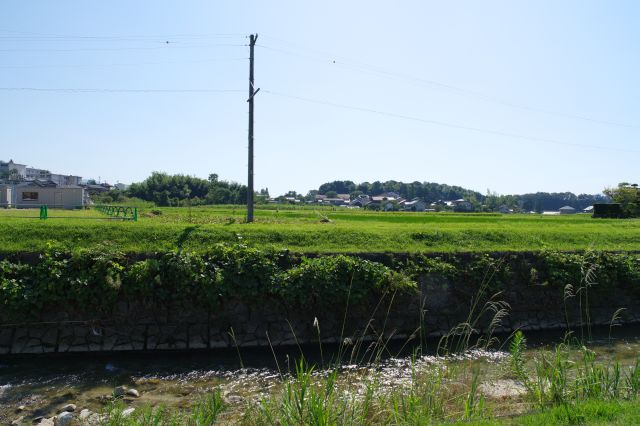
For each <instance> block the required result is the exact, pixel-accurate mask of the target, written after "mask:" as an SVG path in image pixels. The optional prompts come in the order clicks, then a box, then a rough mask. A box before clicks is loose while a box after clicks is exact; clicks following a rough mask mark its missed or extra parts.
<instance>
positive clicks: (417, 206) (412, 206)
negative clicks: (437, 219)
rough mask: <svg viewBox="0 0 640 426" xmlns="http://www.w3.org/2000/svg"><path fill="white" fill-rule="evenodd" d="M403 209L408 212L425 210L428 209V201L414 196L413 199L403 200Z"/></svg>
mask: <svg viewBox="0 0 640 426" xmlns="http://www.w3.org/2000/svg"><path fill="white" fill-rule="evenodd" d="M402 209H403V210H404V211H408V212H423V211H425V210H426V209H427V203H425V202H424V201H422V200H421V199H419V198H414V199H413V200H411V201H405V202H403V203H402Z"/></svg>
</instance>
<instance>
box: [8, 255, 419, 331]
mask: <svg viewBox="0 0 640 426" xmlns="http://www.w3.org/2000/svg"><path fill="white" fill-rule="evenodd" d="M352 284H353V297H352V299H351V300H352V301H353V302H354V303H364V302H365V301H366V300H370V299H371V298H375V297H378V296H380V295H381V294H382V293H384V292H389V291H412V290H414V289H415V284H414V283H413V282H412V281H411V280H410V279H409V278H408V277H407V276H405V275H404V274H402V273H399V272H395V271H393V270H391V269H389V268H387V267H386V266H384V265H382V264H380V263H376V262H370V261H366V260H362V259H358V258H354V257H347V256H337V257H321V258H317V259H306V260H303V261H302V263H301V264H300V265H295V264H292V262H291V259H290V258H288V256H287V255H286V254H283V253H277V252H265V251H261V250H258V249H255V248H250V247H246V246H244V245H241V244H236V245H225V244H219V245H216V246H214V247H213V248H212V249H211V250H210V251H209V252H208V253H206V254H195V253H190V252H168V253H162V254H158V255H155V256H153V257H151V258H147V259H143V260H135V259H125V258H124V257H123V256H122V255H121V254H120V253H117V252H113V251H109V250H105V251H102V252H100V251H85V252H76V253H73V254H69V253H64V252H61V251H59V250H57V249H56V248H54V247H51V248H50V249H49V250H48V251H46V252H44V253H43V254H42V255H41V256H40V258H39V259H38V260H37V261H36V262H33V263H24V262H19V261H10V260H6V259H5V260H1V261H0V312H1V313H2V314H1V315H0V320H8V319H17V318H20V319H24V320H29V319H35V317H37V316H38V315H39V314H40V312H41V311H42V310H43V309H44V308H46V307H50V306H52V305H56V304H65V305H67V307H66V308H65V311H66V312H69V311H71V312H78V313H84V314H89V315H93V316H101V315H108V314H109V313H110V312H111V311H112V309H113V308H114V305H115V303H116V301H117V300H119V298H123V300H127V301H129V302H136V301H139V302H142V303H145V304H149V303H150V304H155V305H161V304H168V303H174V302H180V301H184V302H186V303H188V304H190V305H195V306H201V307H204V308H207V309H211V308H215V307H218V306H220V304H222V303H225V301H228V300H243V301H244V302H245V303H248V304H259V303H263V302H264V300H265V298H279V299H280V300H282V301H283V302H285V303H287V304H301V305H304V306H311V307H317V306H324V304H326V303H334V302H335V301H336V300H342V299H343V298H344V299H346V295H347V293H348V292H349V291H351V289H350V287H351V285H352Z"/></svg>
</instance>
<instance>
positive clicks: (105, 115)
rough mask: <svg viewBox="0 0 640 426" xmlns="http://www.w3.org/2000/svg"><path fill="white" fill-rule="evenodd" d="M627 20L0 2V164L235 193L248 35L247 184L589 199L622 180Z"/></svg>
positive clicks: (635, 31) (388, 7)
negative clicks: (222, 184) (185, 181)
mask: <svg viewBox="0 0 640 426" xmlns="http://www.w3.org/2000/svg"><path fill="white" fill-rule="evenodd" d="M639 18H640V3H638V2H635V1H612V2H604V1H562V2H558V1H536V2H532V1H528V2H525V1H506V0H505V1H483V2H478V1H471V0H469V1H447V2H444V1H441V2H433V1H397V2H390V1H349V2H345V1H323V2H302V1H270V2H257V1H256V2H250V1H244V2H231V1H226V2H222V1H215V2H214V1H180V2H176V1H174V2H168V1H136V2H131V1H109V2H101V1H86V2H77V1H62V0H60V1H55V2H54V1H29V2H25V1H18V0H7V1H3V2H2V5H0V88H2V90H0V159H3V160H8V159H9V158H13V159H14V160H15V161H17V162H22V163H26V164H28V165H32V166H35V167H43V168H49V169H50V170H52V171H56V172H67V173H71V174H78V175H81V176H84V177H94V178H98V177H100V178H101V179H102V180H107V181H109V182H116V181H121V182H125V183H129V182H134V181H140V180H142V179H144V178H145V177H146V176H148V175H149V174H150V173H151V172H152V171H154V170H159V171H166V172H169V173H185V174H191V175H196V176H200V177H206V176H207V175H208V174H209V173H213V172H215V173H218V175H219V176H220V177H221V178H223V179H228V180H235V181H239V182H246V165H247V159H246V146H247V135H246V130H247V103H246V98H247V94H246V91H247V85H248V83H247V73H248V61H247V57H248V47H246V46H245V45H246V44H247V42H248V40H247V38H246V35H248V34H250V33H258V34H259V39H258V47H257V48H256V85H257V86H258V87H260V88H261V89H262V90H261V92H260V93H259V94H258V95H257V98H256V139H255V140H256V160H255V161H256V188H264V187H268V188H269V190H270V192H271V194H272V195H275V194H279V193H283V192H285V191H287V190H290V189H292V190H296V191H298V192H304V193H306V192H307V190H309V189H312V188H317V187H318V185H320V184H321V183H323V182H326V181H331V180H335V179H351V180H354V181H356V182H361V181H365V180H368V181H374V180H388V179H395V180H400V181H414V180H418V181H430V182H441V183H448V184H455V185H461V186H464V187H468V188H472V189H475V190H478V191H480V192H483V193H484V192H486V191H487V189H491V190H492V191H496V192H498V193H502V194H508V193H524V192H531V191H573V192H576V193H580V192H587V193H597V192H600V191H601V190H602V189H603V188H604V187H606V186H613V185H616V184H617V183H618V182H621V181H631V182H636V181H638V171H637V170H638V158H639V157H640V146H639V144H638V142H637V141H638V136H639V135H640V121H639V120H638V118H639V117H640V85H639V84H638V81H637V79H638V75H640V69H639V68H640V52H639V51H638V45H639V43H638V42H639V41H640V40H639V38H640V27H638V25H637V22H638V20H639ZM167 42H169V43H167ZM16 88H38V89H100V91H98V92H88V93H87V92H65V91H50V92H42V91H31V90H13V89H16ZM7 89H11V90H7ZM114 89H116V90H118V89H134V90H147V89H150V90H151V91H142V92H133V93H132V92H124V93H123V92H112V91H110V90H114ZM162 89H180V90H185V89H188V90H195V91H193V92H155V91H154V90H162ZM203 89H207V90H209V89H216V90H218V89H220V90H232V91H233V90H238V92H235V91H233V92H211V91H203ZM345 107H349V108H345ZM351 107H353V108H351ZM380 113H384V114H380Z"/></svg>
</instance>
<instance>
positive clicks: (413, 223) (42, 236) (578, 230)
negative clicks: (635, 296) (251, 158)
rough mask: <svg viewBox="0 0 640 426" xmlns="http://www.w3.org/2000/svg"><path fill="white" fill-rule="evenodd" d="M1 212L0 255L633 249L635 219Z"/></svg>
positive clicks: (638, 224)
mask: <svg viewBox="0 0 640 426" xmlns="http://www.w3.org/2000/svg"><path fill="white" fill-rule="evenodd" d="M49 216H50V219H48V220H46V221H41V220H38V219H37V217H38V212H37V211H34V210H0V252H1V253H5V254H6V253H17V252H40V251H42V250H44V249H45V248H46V247H47V245H49V244H50V243H55V244H57V245H59V246H61V247H63V248H65V249H67V250H76V249H82V248H93V247H95V246H97V245H101V244H105V243H107V244H110V245H112V246H114V247H115V248H116V249H118V250H120V251H123V252H127V253H151V252H158V251H160V252H161V251H168V250H174V249H186V250H189V251H196V252H205V251H207V250H208V248H210V247H211V246H212V245H214V244H216V243H220V242H233V243H237V242H242V243H243V244H247V245H250V246H253V247H259V248H265V249H273V250H283V249H289V250H291V251H294V252H301V253H362V252H396V253H399V252H409V253H416V252H425V253H427V252H504V251H512V252H522V251H539V250H559V251H576V250H586V249H594V250H603V251H636V250H640V220H614V219H592V218H591V217H590V216H588V215H582V214H580V215H566V216H542V215H496V214H436V213H409V212H401V213H391V212H388V213H385V212H368V211H358V210H346V209H335V210H332V209H326V208H325V209H309V208H298V209H295V208H291V209H288V208H274V207H272V206H269V207H267V208H259V209H257V210H256V221H255V223H252V224H246V223H243V221H244V217H245V211H244V210H243V209H242V208H239V207H237V206H236V207H234V206H223V207H198V208H192V209H190V208H186V207H185V208H159V209H149V208H142V209H141V210H140V220H139V221H138V222H120V221H113V220H108V219H107V218H106V216H103V215H101V214H100V213H98V212H96V211H92V210H84V211H54V210H50V214H49Z"/></svg>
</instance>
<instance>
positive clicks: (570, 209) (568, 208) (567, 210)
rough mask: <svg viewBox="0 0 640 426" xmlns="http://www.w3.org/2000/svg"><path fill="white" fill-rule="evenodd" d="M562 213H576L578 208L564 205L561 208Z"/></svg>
mask: <svg viewBox="0 0 640 426" xmlns="http://www.w3.org/2000/svg"><path fill="white" fill-rule="evenodd" d="M559 211H560V214H575V213H576V209H574V208H573V207H571V206H564V207H561V208H560V210H559Z"/></svg>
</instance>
